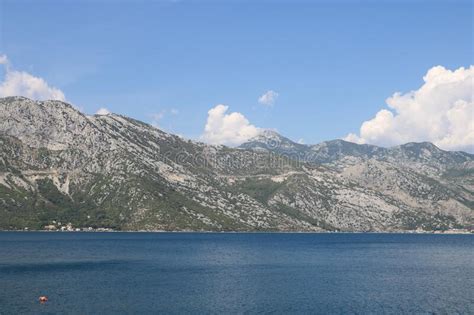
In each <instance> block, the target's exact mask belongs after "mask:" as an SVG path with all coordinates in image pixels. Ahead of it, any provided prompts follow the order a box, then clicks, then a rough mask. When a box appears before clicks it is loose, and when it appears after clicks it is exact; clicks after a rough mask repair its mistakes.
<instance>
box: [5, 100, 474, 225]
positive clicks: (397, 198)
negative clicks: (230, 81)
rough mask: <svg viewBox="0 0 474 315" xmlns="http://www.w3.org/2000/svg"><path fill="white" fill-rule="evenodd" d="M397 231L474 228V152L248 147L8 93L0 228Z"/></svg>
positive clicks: (269, 138)
mask: <svg viewBox="0 0 474 315" xmlns="http://www.w3.org/2000/svg"><path fill="white" fill-rule="evenodd" d="M53 221H54V222H59V221H60V222H71V224H72V225H73V226H76V227H89V226H90V227H110V228H114V229H120V230H206V231H226V230H235V231H261V230H269V231H270V230H271V231H328V230H331V231H332V230H338V231H399V230H415V229H424V230H436V229H450V228H471V227H472V226H473V225H474V155H472V154H468V153H465V152H448V151H443V150H440V149H439V148H437V147H436V146H435V145H433V144H431V143H408V144H404V145H401V146H397V147H393V148H381V147H377V146H372V145H359V144H355V143H350V142H346V141H343V140H333V141H327V142H323V143H320V144H317V145H303V144H298V143H295V142H293V141H291V140H290V139H287V138H285V137H283V136H281V135H279V134H277V133H275V132H272V131H265V132H264V133H262V134H261V135H259V136H257V137H255V138H253V139H250V140H249V141H248V142H246V143H244V144H242V145H241V146H240V147H239V148H229V147H225V146H211V145H207V144H204V143H200V142H195V141H191V140H185V139H183V138H181V137H178V136H176V135H172V134H169V133H165V132H163V131H161V130H159V129H156V128H154V127H152V126H150V125H148V124H145V123H143V122H140V121H137V120H134V119H132V118H128V117H124V116H121V115H116V114H108V115H94V116H86V115H84V114H82V113H81V112H79V111H78V110H76V109H74V108H73V107H72V106H71V105H69V104H67V103H64V102H61V101H44V102H40V101H33V100H30V99H27V98H24V97H7V98H3V99H0V228H1V229H23V228H25V227H28V228H30V229H42V228H43V227H44V226H46V225H51V224H53Z"/></svg>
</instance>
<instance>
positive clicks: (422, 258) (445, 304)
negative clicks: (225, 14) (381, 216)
mask: <svg viewBox="0 0 474 315" xmlns="http://www.w3.org/2000/svg"><path fill="white" fill-rule="evenodd" d="M40 296H47V298H48V301H47V302H46V303H40V302H39V301H38V299H39V297H40ZM0 314H474V235H438V234H375V233H347V234H345V233H328V234H311V233H127V232H123V233H122V232H112V233H86V232H77V233H74V232H63V233H61V232H0Z"/></svg>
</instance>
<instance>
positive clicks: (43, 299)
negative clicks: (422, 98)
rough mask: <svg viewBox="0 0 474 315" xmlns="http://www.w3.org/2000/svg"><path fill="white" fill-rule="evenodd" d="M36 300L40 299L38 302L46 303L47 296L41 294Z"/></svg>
mask: <svg viewBox="0 0 474 315" xmlns="http://www.w3.org/2000/svg"><path fill="white" fill-rule="evenodd" d="M38 300H39V301H40V303H46V302H48V297H47V296H46V295H42V296H40V297H39V299H38Z"/></svg>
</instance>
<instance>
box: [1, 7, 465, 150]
mask: <svg viewBox="0 0 474 315" xmlns="http://www.w3.org/2000/svg"><path fill="white" fill-rule="evenodd" d="M0 2H1V7H0V9H1V38H0V54H5V55H6V56H8V60H9V61H10V63H11V67H12V68H14V69H16V70H19V71H25V72H28V73H30V74H32V75H34V76H37V77H41V78H43V79H44V80H45V81H46V82H47V83H48V84H49V85H51V86H54V87H56V88H58V89H60V90H61V91H62V92H63V93H64V94H65V96H66V99H67V100H68V101H70V102H72V103H73V104H75V105H76V106H78V107H80V108H82V109H83V110H84V111H85V112H86V113H94V112H96V111H97V110H98V109H99V108H101V107H106V108H107V109H109V110H111V111H113V112H115V113H120V114H124V115H127V116H132V117H134V118H137V119H140V120H143V121H146V122H152V121H153V117H155V118H160V120H159V122H158V125H159V126H161V127H162V128H164V129H166V130H168V131H171V132H174V133H178V134H181V135H184V136H186V137H190V138H199V136H200V135H201V134H202V133H203V129H204V126H205V124H206V119H207V118H208V111H209V110H210V109H211V108H213V107H215V106H216V105H217V104H225V105H227V106H229V108H228V112H239V113H241V114H242V115H243V116H245V117H246V119H247V120H248V121H249V122H250V124H252V125H254V126H257V127H260V128H273V129H276V130H278V131H279V132H280V133H282V134H283V135H286V136H288V137H290V138H292V139H294V140H298V139H301V138H302V139H304V141H305V142H306V143H317V142H320V141H323V140H329V139H334V138H340V137H344V136H346V135H347V134H348V133H358V132H359V128H360V127H361V123H362V122H364V121H366V120H369V119H372V118H373V117H374V115H375V114H376V113H377V112H379V111H380V110H381V109H383V108H385V107H386V105H385V100H386V99H387V98H388V97H390V96H391V95H392V94H393V93H394V92H397V91H400V92H402V93H406V92H409V91H410V90H417V89H419V88H420V86H422V84H423V76H424V75H425V74H426V73H427V71H428V70H429V69H430V68H432V67H433V66H436V65H442V66H443V67H445V68H446V69H450V70H455V69H458V68H460V67H469V66H470V65H471V64H472V63H473V62H472V56H473V48H472V45H473V33H472V32H473V31H472V21H473V9H472V2H470V1H220V2H218V1H213V2H210V1H205V2H198V1H186V0H184V1H75V2H72V1H21V0H20V1H18V0H17V1H10V0H0ZM2 71H3V72H5V70H2ZM269 90H273V91H275V92H276V93H278V97H277V98H276V100H275V102H274V104H273V106H264V105H262V104H259V102H258V98H259V97H260V96H261V95H262V94H264V93H265V92H266V91H269ZM415 140H417V139H415ZM428 140H430V139H428ZM382 144H383V143H382Z"/></svg>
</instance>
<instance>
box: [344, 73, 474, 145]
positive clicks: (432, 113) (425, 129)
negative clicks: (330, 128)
mask: <svg viewBox="0 0 474 315" xmlns="http://www.w3.org/2000/svg"><path fill="white" fill-rule="evenodd" d="M423 80H424V84H423V85H422V86H421V87H420V88H419V89H418V90H416V91H411V92H408V93H406V94H402V93H399V92H397V93H395V94H393V95H392V96H391V97H389V98H388V99H387V100H386V102H387V105H388V107H389V109H382V110H380V111H379V112H378V113H377V114H376V115H375V117H374V118H372V119H371V120H368V121H365V122H364V123H363V124H362V126H361V127H360V132H359V135H356V134H349V135H347V136H346V137H345V140H347V141H352V142H357V143H371V144H377V145H384V146H391V145H398V144H402V143H406V142H412V141H415V142H420V141H430V142H433V143H434V144H435V145H437V146H439V147H440V148H442V149H445V150H463V151H469V152H474V101H473V91H474V66H470V67H469V68H463V67H461V68H459V69H457V70H454V71H451V70H449V69H446V68H444V67H442V66H436V67H433V68H431V69H430V70H428V72H427V73H426V75H425V76H424V77H423Z"/></svg>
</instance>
